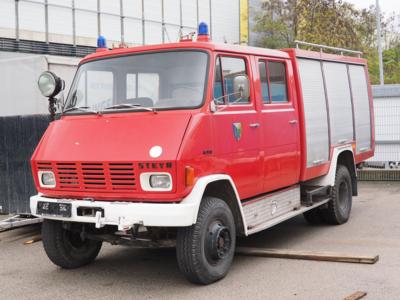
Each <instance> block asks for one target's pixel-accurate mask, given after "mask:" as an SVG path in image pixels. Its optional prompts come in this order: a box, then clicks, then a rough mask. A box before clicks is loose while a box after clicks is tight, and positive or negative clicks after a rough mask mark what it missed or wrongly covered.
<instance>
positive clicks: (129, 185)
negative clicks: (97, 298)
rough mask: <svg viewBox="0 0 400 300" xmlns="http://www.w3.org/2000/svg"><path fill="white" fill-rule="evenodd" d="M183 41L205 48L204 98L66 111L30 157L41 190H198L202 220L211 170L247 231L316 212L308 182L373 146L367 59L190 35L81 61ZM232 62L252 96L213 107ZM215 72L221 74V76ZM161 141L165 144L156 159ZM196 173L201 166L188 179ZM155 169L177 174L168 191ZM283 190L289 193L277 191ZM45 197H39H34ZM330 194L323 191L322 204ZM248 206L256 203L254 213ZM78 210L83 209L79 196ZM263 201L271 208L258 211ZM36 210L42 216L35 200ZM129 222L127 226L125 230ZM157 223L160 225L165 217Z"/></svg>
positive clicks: (326, 178) (132, 198)
mask: <svg viewBox="0 0 400 300" xmlns="http://www.w3.org/2000/svg"><path fill="white" fill-rule="evenodd" d="M175 50H178V51H203V52H204V53H206V54H207V56H208V64H209V65H208V66H207V71H206V83H205V88H204V101H203V102H202V104H201V105H200V106H198V107H188V108H183V109H170V110H163V109H161V110H158V111H157V112H156V113H154V112H152V111H129V112H126V111H120V112H117V111H110V112H107V113H104V114H98V115H88V114H85V113H83V114H75V115H63V116H62V117H61V119H60V120H57V121H55V122H53V123H52V124H51V126H50V127H49V129H48V130H47V132H46V134H45V135H44V137H43V139H42V141H41V143H40V144H39V145H38V147H37V149H36V151H35V153H34V154H33V156H32V169H33V174H34V177H35V182H36V185H37V187H38V191H39V192H40V197H48V198H49V199H53V200H54V201H55V202H57V201H58V200H57V199H59V201H67V202H68V201H82V200H87V199H89V200H90V201H94V203H97V202H99V203H101V201H106V202H107V203H110V202H113V201H114V202H118V203H119V202H124V203H126V202H141V203H146V202H157V203H165V202H173V203H176V205H178V203H183V202H185V201H186V200H185V199H187V197H190V199H194V198H195V199H196V201H194V203H196V204H195V205H193V206H191V208H190V209H191V214H193V216H194V217H193V218H192V220H193V222H195V221H196V217H197V211H198V209H199V206H200V203H201V199H202V197H203V194H204V193H205V192H206V190H207V186H208V184H209V183H210V182H211V181H209V180H211V179H213V180H215V182H228V184H229V186H230V187H231V189H232V190H233V191H234V192H232V193H231V194H232V197H233V198H234V199H235V200H233V202H234V203H235V204H232V205H233V206H232V207H236V209H237V211H238V213H237V215H238V216H240V218H241V219H242V221H241V224H242V226H243V228H244V229H243V231H244V232H245V233H247V232H251V233H254V232H256V231H258V230H262V229H265V228H267V227H269V226H272V225H274V224H276V221H274V220H275V218H276V220H278V219H279V220H284V219H286V217H285V216H286V215H287V216H289V215H290V216H294V215H295V214H296V213H294V212H293V210H298V211H297V214H298V213H302V212H303V211H307V210H309V209H310V208H308V207H303V205H302V204H301V202H300V199H301V195H300V186H307V185H310V184H311V183H313V184H315V183H320V184H322V182H323V183H324V184H326V185H328V186H333V184H334V182H332V178H334V174H335V172H336V167H337V166H336V164H337V161H338V157H339V156H340V153H341V152H343V151H344V149H345V150H346V151H350V152H351V153H354V155H353V157H354V163H360V162H362V161H363V160H365V159H366V158H369V157H371V156H372V155H373V151H374V131H373V111H372V98H371V92H370V85H369V81H368V76H367V67H366V61H365V60H363V59H361V58H355V57H347V56H343V55H333V54H323V53H319V52H313V51H304V50H299V49H285V50H283V51H278V50H268V49H260V48H254V47H243V46H237V45H225V44H214V43H211V42H181V43H171V44H163V45H152V46H140V47H134V48H121V49H115V50H111V51H110V50H104V51H99V52H97V53H95V54H92V55H89V56H87V57H85V58H84V59H83V60H82V61H81V63H80V65H81V66H84V65H85V64H90V63H91V62H99V61H103V60H104V61H105V60H112V59H113V58H116V59H117V58H120V57H129V55H136V54H143V53H158V54H159V53H161V54H162V53H164V52H166V53H169V52H171V51H175ZM225 59H226V60H227V61H228V60H229V59H237V60H236V61H235V63H236V65H232V66H234V67H236V66H237V63H238V61H240V64H243V66H244V67H243V68H244V69H243V70H244V71H242V72H244V73H245V75H246V76H247V78H248V80H249V82H250V87H249V97H248V101H247V102H246V101H245V102H243V103H242V102H238V103H229V102H230V100H229V98H230V96H229V95H228V96H227V97H228V100H227V101H224V103H219V104H218V107H217V109H214V110H213V108H212V107H213V105H212V104H213V103H214V98H218V97H220V96H221V95H220V94H218V89H221V88H222V89H221V90H222V95H223V96H224V97H225V96H226V94H227V91H228V90H231V89H232V83H231V82H230V81H229V78H228V79H226V78H225V76H228V75H226V74H227V73H229V70H227V69H226V70H225V69H224V66H223V64H224V60H225ZM218 64H219V65H218ZM221 64H222V66H221ZM115 72H117V71H115ZM218 72H220V73H218ZM218 74H223V76H224V79H223V80H221V82H219V81H218V80H217V79H218V76H221V77H222V75H218ZM171 75H173V74H171ZM116 76H117V75H116ZM118 76H120V75H118ZM232 76H236V75H235V74H234V75H232ZM118 78H120V77H118ZM119 84H124V83H123V82H122V83H121V82H120V83H119ZM123 88H125V85H123ZM223 99H225V98H223ZM155 146H157V147H158V146H159V147H161V149H162V151H161V153H160V154H159V155H158V156H154V157H153V156H152V155H151V150H152V148H153V147H155ZM188 170H192V171H193V170H194V178H193V182H190V183H188V173H187V172H188ZM40 171H54V172H55V173H56V187H55V188H54V187H51V188H46V187H43V186H42V185H41V183H40V182H39V178H38V172H40ZM151 172H153V173H168V174H170V176H171V179H172V187H171V189H170V190H168V191H155V190H153V191H151V190H150V191H148V190H146V189H145V188H144V187H143V184H142V183H141V178H142V176H141V175H142V174H144V173H151ZM132 174H133V175H132ZM192 174H193V173H192ZM332 174H333V175H332ZM332 176H333V177H332ZM206 178H207V180H205V179H206ZM210 178H211V179H210ZM312 180H314V181H312ZM193 190H195V191H196V195H194V194H193ZM271 193H272V194H271ZM274 193H278V194H281V195H284V196H279V197H278V196H277V198H274V197H275V196H273V195H275V194H274ZM293 195H294V196H293ZM74 199H75V200H74ZM280 199H283V200H282V201H281V200H280ZM285 199H286V200H285ZM287 199H289V200H287ZM38 201H39V200H38V199H37V198H35V200H34V201H33V202H34V204H35V203H36V204H37V203H38ZM106 202H104V203H105V204H104V205H106V206H107V205H108V204H106ZM258 202H259V203H258ZM326 202H327V200H326V199H323V201H320V202H318V203H317V204H315V205H317V206H318V205H322V204H324V203H326ZM82 203H83V202H82ZM255 203H257V204H255ZM132 204H134V203H132ZM253 204H254V205H255V206H252V205H253ZM93 205H95V204H93ZM93 205H92V206H93ZM99 205H100V204H99ZM271 205H272V206H273V207H272V206H271ZM33 206H34V205H33ZM100 206H102V205H100ZM242 206H243V207H246V206H247V209H246V212H245V213H243V208H242ZM300 206H301V209H299V208H300ZM74 207H76V209H79V204H78V205H75V204H74ZM257 207H259V208H260V210H259V209H258V208H257ZM165 209H168V208H167V206H165ZM254 210H255V211H259V212H260V213H261V212H262V211H263V212H262V213H261V214H260V216H256V215H254ZM32 211H33V213H34V214H35V213H36V210H35V207H32ZM113 211H114V213H113V220H114V221H112V222H111V221H110V222H111V223H112V224H113V222H114V223H115V210H113ZM272 211H274V213H273V214H272V216H271V212H272ZM275 211H277V212H278V213H277V215H275ZM186 213H187V212H186ZM150 214H151V213H150ZM256 214H257V213H256ZM157 216H159V213H157ZM176 216H177V215H176ZM264 217H265V218H264ZM278 217H279V218H278ZM96 218H97V219H96ZM102 218H104V220H103V219H102ZM170 218H171V215H169V214H166V217H165V224H164V226H172V225H171V224H175V226H187V224H186V223H187V220H188V219H185V221H184V222H183V221H182V222H180V221H179V220H175V221H174V222H171V220H170ZM172 218H173V217H172ZM56 219H59V220H65V218H62V217H60V218H56ZM136 219H137V218H136ZM136 219H135V220H136ZM139 219H140V218H139ZM78 220H79V218H78ZM85 220H86V221H88V220H89V221H88V222H90V220H91V221H92V222H97V223H98V224H100V223H101V222H102V220H103V221H104V222H103V223H102V224H111V223H107V222H106V221H107V217H101V216H100V217H99V216H97V217H96V215H92V216H88V219H85ZM135 220H133V219H130V221H129V222H130V225H131V226H133V225H134V224H135V222H139V223H140V222H142V223H143V220H137V221H135ZM152 220H153V219H152ZM160 220H161V219H160ZM246 221H249V222H250V223H249V224H250V225H249V226H250V227H248V226H246ZM121 222H122V221H121ZM129 222H122V223H123V225H121V226H122V227H124V228H125V227H126V226H127V224H128V223H129ZM152 222H153V221H152ZM122 223H121V224H122ZM152 224H157V225H155V226H163V225H162V224H163V221H162V220H161V221H160V222H156V223H154V222H153V223H150V225H152ZM177 224H181V225H177ZM193 224H194V223H193ZM117 225H118V226H119V225H120V224H117ZM128 225H129V224H128ZM255 228H258V229H255Z"/></svg>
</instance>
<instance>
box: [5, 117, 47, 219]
mask: <svg viewBox="0 0 400 300" xmlns="http://www.w3.org/2000/svg"><path fill="white" fill-rule="evenodd" d="M48 124H49V116H48V115H31V116H13V117H0V213H5V214H8V213H16V214H30V209H29V196H31V195H34V194H35V193H36V188H35V186H34V183H33V179H32V172H31V167H30V162H29V161H30V157H31V156H32V153H33V151H34V149H35V147H36V145H37V144H38V142H39V140H40V138H41V137H42V135H43V133H44V131H45V130H46V128H47V126H48Z"/></svg>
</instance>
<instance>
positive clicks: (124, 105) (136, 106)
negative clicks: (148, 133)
mask: <svg viewBox="0 0 400 300" xmlns="http://www.w3.org/2000/svg"><path fill="white" fill-rule="evenodd" d="M124 108H128V109H138V110H142V109H143V110H147V111H151V112H153V113H155V114H156V113H157V111H156V108H155V107H146V106H141V105H140V104H128V103H121V104H115V105H111V106H108V107H106V108H104V110H109V109H124Z"/></svg>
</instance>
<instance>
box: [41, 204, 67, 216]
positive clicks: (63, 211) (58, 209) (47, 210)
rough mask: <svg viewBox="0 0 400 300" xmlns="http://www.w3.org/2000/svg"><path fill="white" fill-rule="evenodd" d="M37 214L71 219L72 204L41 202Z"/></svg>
mask: <svg viewBox="0 0 400 300" xmlns="http://www.w3.org/2000/svg"><path fill="white" fill-rule="evenodd" d="M37 214H39V215H43V216H53V217H71V204H70V203H57V202H55V203H54V202H44V201H39V202H38V204H37Z"/></svg>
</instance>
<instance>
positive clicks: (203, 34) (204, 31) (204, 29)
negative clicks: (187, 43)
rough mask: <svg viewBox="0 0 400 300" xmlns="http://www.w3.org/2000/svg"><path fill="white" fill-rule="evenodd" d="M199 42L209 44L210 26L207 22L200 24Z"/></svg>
mask: <svg viewBox="0 0 400 300" xmlns="http://www.w3.org/2000/svg"><path fill="white" fill-rule="evenodd" d="M197 41H198V42H209V41H210V36H209V34H208V25H207V23H206V22H201V23H200V24H199V29H198V31H197Z"/></svg>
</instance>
